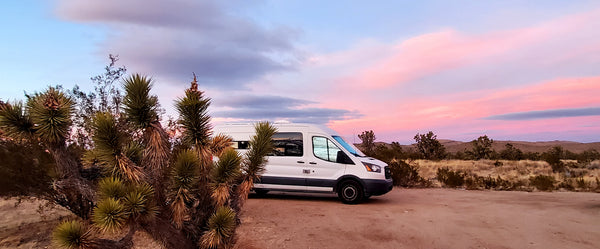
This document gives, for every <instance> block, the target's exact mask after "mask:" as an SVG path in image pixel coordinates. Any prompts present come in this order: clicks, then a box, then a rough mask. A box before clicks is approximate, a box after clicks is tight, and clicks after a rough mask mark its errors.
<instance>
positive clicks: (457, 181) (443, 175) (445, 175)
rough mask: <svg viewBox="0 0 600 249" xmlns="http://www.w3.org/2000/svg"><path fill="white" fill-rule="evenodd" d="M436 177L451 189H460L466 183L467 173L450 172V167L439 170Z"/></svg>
mask: <svg viewBox="0 0 600 249" xmlns="http://www.w3.org/2000/svg"><path fill="white" fill-rule="evenodd" d="M436 176H437V180H438V181H440V182H441V183H442V184H444V185H445V186H447V187H451V188H455V187H460V186H462V185H463V184H464V183H465V173H463V172H462V171H460V170H458V171H453V170H450V169H449V168H448V167H443V168H439V169H438V170H437V173H436Z"/></svg>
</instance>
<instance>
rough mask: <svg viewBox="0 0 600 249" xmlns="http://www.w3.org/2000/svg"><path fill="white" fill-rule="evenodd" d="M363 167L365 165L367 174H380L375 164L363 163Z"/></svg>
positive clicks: (379, 169) (378, 167)
mask: <svg viewBox="0 0 600 249" xmlns="http://www.w3.org/2000/svg"><path fill="white" fill-rule="evenodd" d="M363 165H365V168H367V171H369V172H375V173H381V167H380V166H377V165H375V164H370V163H365V162H363Z"/></svg>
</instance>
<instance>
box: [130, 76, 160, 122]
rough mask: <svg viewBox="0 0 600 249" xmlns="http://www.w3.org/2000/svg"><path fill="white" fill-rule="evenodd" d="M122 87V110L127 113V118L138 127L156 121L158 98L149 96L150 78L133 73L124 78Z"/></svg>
mask: <svg viewBox="0 0 600 249" xmlns="http://www.w3.org/2000/svg"><path fill="white" fill-rule="evenodd" d="M124 88H125V97H124V98H123V105H124V108H123V110H124V111H125V114H127V120H129V121H131V122H132V123H133V124H135V125H136V126H137V127H139V128H146V127H148V126H150V124H151V123H153V122H156V121H158V115H157V113H156V109H157V108H158V98H157V97H156V96H150V89H151V88H152V80H151V79H149V78H146V77H145V76H141V75H139V74H134V75H132V76H130V77H129V78H127V79H125V83H124Z"/></svg>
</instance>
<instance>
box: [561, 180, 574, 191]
mask: <svg viewBox="0 0 600 249" xmlns="http://www.w3.org/2000/svg"><path fill="white" fill-rule="evenodd" d="M558 188H562V189H566V190H568V191H573V190H575V187H573V179H571V178H567V179H565V180H564V181H562V182H561V183H559V184H558Z"/></svg>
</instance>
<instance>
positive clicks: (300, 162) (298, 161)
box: [296, 161, 304, 163]
mask: <svg viewBox="0 0 600 249" xmlns="http://www.w3.org/2000/svg"><path fill="white" fill-rule="evenodd" d="M296 162H297V163H304V161H296Z"/></svg>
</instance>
